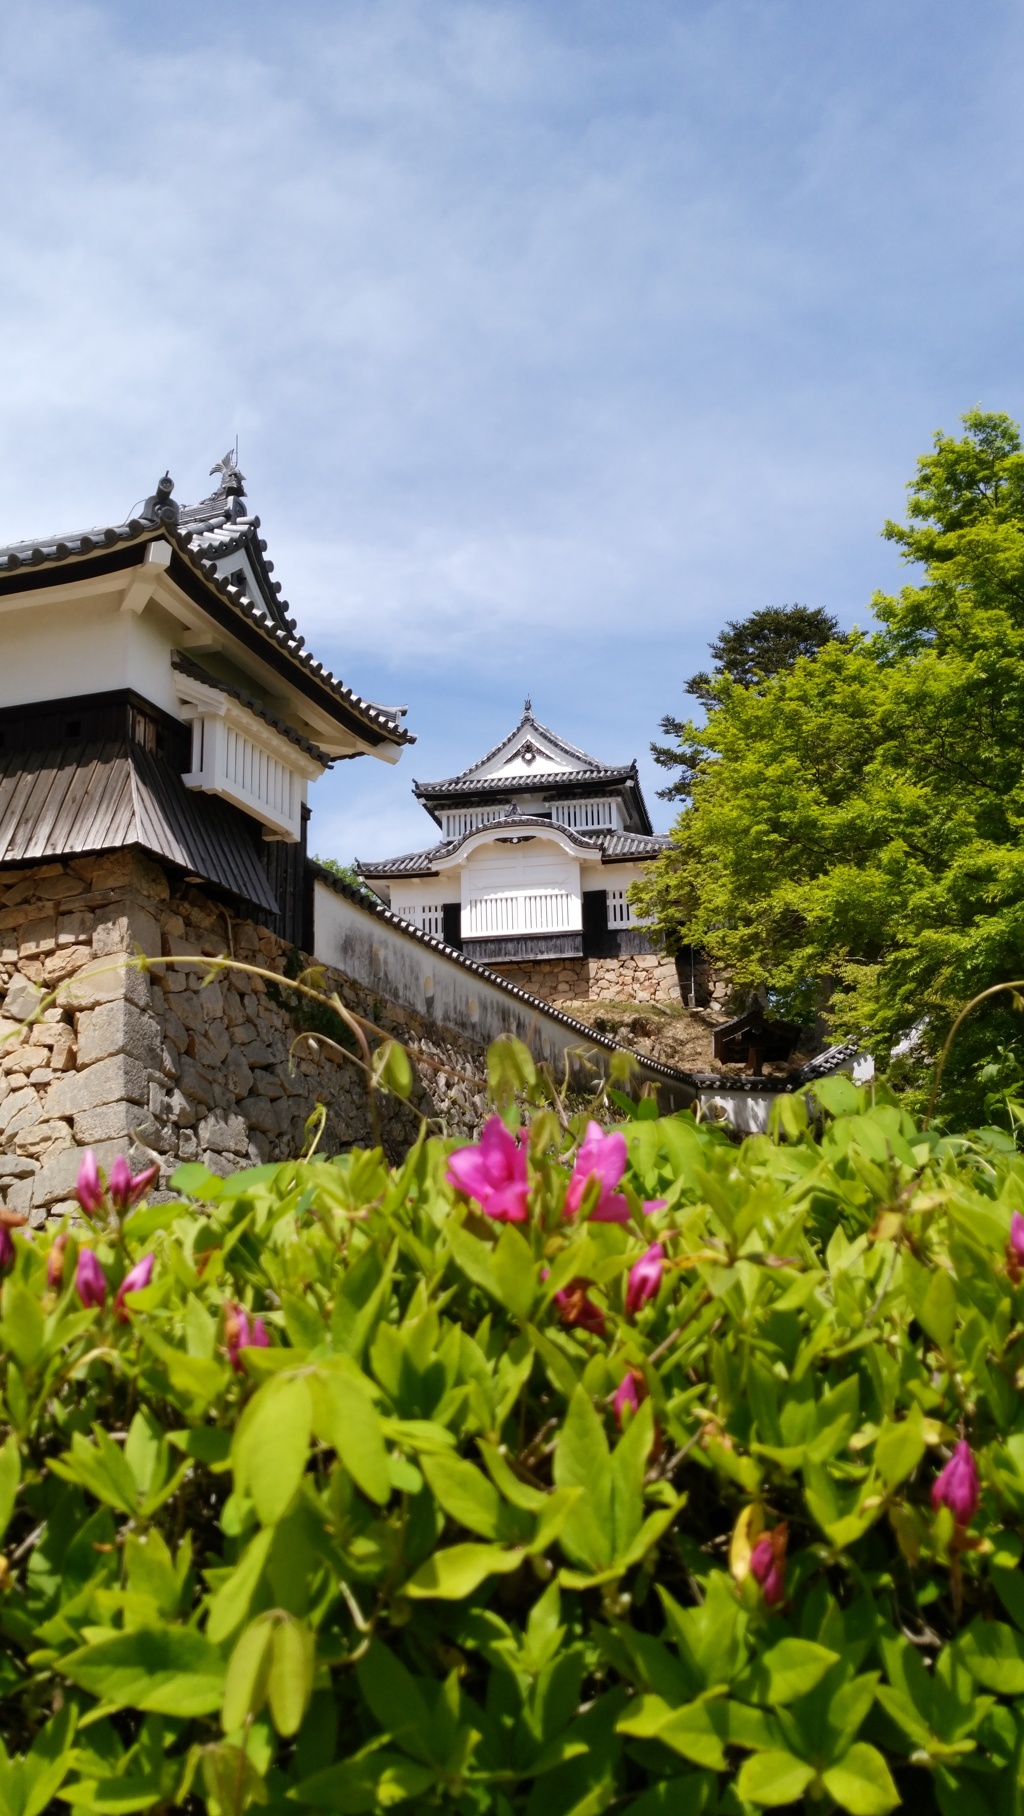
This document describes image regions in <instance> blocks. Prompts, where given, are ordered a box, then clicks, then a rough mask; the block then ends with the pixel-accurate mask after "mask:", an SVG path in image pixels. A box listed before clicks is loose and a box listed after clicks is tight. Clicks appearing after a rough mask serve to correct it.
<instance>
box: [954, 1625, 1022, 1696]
mask: <svg viewBox="0 0 1024 1816" xmlns="http://www.w3.org/2000/svg"><path fill="white" fill-rule="evenodd" d="M956 1650H957V1653H958V1655H959V1657H960V1660H961V1662H962V1663H963V1664H965V1665H966V1666H967V1669H968V1671H969V1672H970V1674H971V1676H972V1677H973V1678H974V1679H975V1680H976V1681H977V1682H978V1683H979V1684H981V1685H982V1686H983V1687H984V1688H985V1689H986V1690H994V1691H995V1692H996V1695H997V1696H1021V1695H1024V1635H1022V1634H1020V1633H1015V1632H1014V1630H1013V1628H1012V1627H1008V1626H1007V1625H1006V1623H1005V1621H984V1620H975V1621H972V1622H971V1625H970V1626H969V1627H968V1629H967V1631H966V1633H962V1634H961V1635H960V1637H959V1639H958V1640H957V1642H956Z"/></svg>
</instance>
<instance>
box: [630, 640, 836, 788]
mask: <svg viewBox="0 0 1024 1816" xmlns="http://www.w3.org/2000/svg"><path fill="white" fill-rule="evenodd" d="M838 635H839V625H838V622H837V620H836V619H835V618H833V617H831V616H830V614H829V613H828V612H825V611H822V610H821V609H820V607H818V606H807V605H769V606H765V607H764V608H763V609H762V610H761V611H759V612H751V614H750V617H749V618H730V620H729V622H728V623H727V624H726V627H725V629H724V631H722V632H721V634H720V635H719V636H718V637H716V639H715V641H714V643H712V644H710V645H709V646H708V647H709V649H710V651H711V655H712V656H713V658H714V664H715V666H714V669H713V671H712V672H711V673H707V672H706V671H704V670H702V671H701V672H700V674H697V675H691V676H690V679H689V681H688V682H687V683H686V692H687V693H688V694H693V695H694V696H695V698H696V699H698V700H699V701H700V702H701V704H702V705H703V706H705V707H711V706H713V705H714V704H715V692H714V687H715V681H716V680H718V679H720V678H721V676H723V675H728V676H729V678H730V679H731V680H733V681H735V682H737V683H738V685H739V686H740V687H752V686H753V684H754V682H755V681H757V680H760V679H762V678H763V677H765V676H767V675H777V674H780V673H781V672H782V670H783V669H789V668H792V666H793V664H794V662H795V661H796V660H797V658H798V657H800V656H813V655H815V654H816V653H817V651H818V650H819V649H821V648H822V646H823V644H826V643H830V642H831V641H832V640H833V638H835V637H838ZM661 729H662V731H663V732H664V734H665V736H666V737H667V738H674V739H675V740H676V742H675V743H674V744H652V745H651V754H652V756H653V757H654V761H655V762H656V763H657V764H659V765H660V767H661V768H662V769H681V770H682V772H683V773H682V775H681V776H677V778H676V780H675V781H674V782H672V783H670V785H669V786H668V788H659V790H658V793H659V795H660V796H661V799H662V800H663V801H673V800H679V799H682V798H685V797H687V796H688V795H689V793H690V786H691V782H692V779H693V772H694V768H695V765H696V764H697V763H699V756H698V753H697V752H696V751H695V749H694V747H693V745H692V743H691V742H689V741H688V726H687V723H686V721H685V720H682V719H677V718H674V717H673V715H672V714H671V713H666V715H665V717H664V718H663V719H662V721H661Z"/></svg>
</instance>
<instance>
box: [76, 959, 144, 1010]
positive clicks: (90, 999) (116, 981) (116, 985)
mask: <svg viewBox="0 0 1024 1816" xmlns="http://www.w3.org/2000/svg"><path fill="white" fill-rule="evenodd" d="M119 997H123V998H124V999H125V1001H127V1002H130V1003H133V1004H134V1005H135V1007H136V1008H137V1009H148V1008H149V982H148V979H147V978H146V975H145V973H144V972H142V971H140V970H139V969H138V966H137V965H132V964H130V963H124V964H119V963H118V962H117V960H116V959H112V958H97V959H93V960H92V961H91V962H90V963H89V964H88V965H86V966H85V968H84V969H83V970H81V971H79V972H77V973H76V975H75V976H74V977H72V978H69V979H68V981H67V983H66V984H62V985H61V990H60V996H59V998H58V1000H59V1002H60V1004H61V1006H62V1007H63V1008H65V1009H95V1008H97V1007H98V1006H99V1004H100V1003H112V1002H115V1001H116V1000H117V999H118V998H119Z"/></svg>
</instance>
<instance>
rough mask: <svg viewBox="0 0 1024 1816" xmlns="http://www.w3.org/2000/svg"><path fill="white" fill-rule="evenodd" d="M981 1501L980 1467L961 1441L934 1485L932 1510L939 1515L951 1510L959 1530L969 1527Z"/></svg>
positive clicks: (967, 1447) (964, 1441)
mask: <svg viewBox="0 0 1024 1816" xmlns="http://www.w3.org/2000/svg"><path fill="white" fill-rule="evenodd" d="M980 1500H981V1493H980V1487H979V1482H978V1465H977V1464H976V1462H975V1461H974V1454H973V1452H972V1450H971V1447H970V1445H969V1444H968V1443H967V1442H966V1440H965V1439H963V1438H961V1440H960V1442H959V1444H957V1446H956V1448H955V1449H954V1451H953V1455H952V1456H951V1457H950V1459H949V1462H948V1463H947V1464H946V1467H945V1469H944V1470H942V1472H941V1474H940V1475H938V1476H936V1478H935V1480H934V1482H933V1483H932V1506H933V1507H934V1509H935V1511H936V1513H938V1511H939V1508H940V1507H948V1508H949V1511H950V1513H951V1514H952V1515H953V1519H954V1521H955V1523H956V1524H957V1525H958V1526H969V1525H970V1523H971V1521H972V1520H973V1518H974V1516H975V1514H976V1513H977V1511H978V1504H979V1502H980Z"/></svg>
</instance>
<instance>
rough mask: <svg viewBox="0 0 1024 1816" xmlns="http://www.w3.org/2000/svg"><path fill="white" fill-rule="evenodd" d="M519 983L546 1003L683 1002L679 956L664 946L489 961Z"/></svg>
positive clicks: (495, 969)
mask: <svg viewBox="0 0 1024 1816" xmlns="http://www.w3.org/2000/svg"><path fill="white" fill-rule="evenodd" d="M488 969H489V970H491V971H496V972H497V974H498V976H499V977H506V978H508V979H509V981H510V982H511V983H513V984H518V985H519V987H520V989H522V990H529V991H530V993H531V995H533V996H539V997H541V998H542V999H543V1001H544V1002H547V1003H581V1002H602V1003H678V1002H681V1001H682V995H681V993H680V987H679V976H678V973H677V971H676V962H675V959H673V958H667V957H666V956H665V954H664V953H663V952H635V953H629V954H628V955H626V956H624V957H622V958H546V959H536V960H532V961H527V962H526V963H524V964H520V965H490V966H488Z"/></svg>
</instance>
